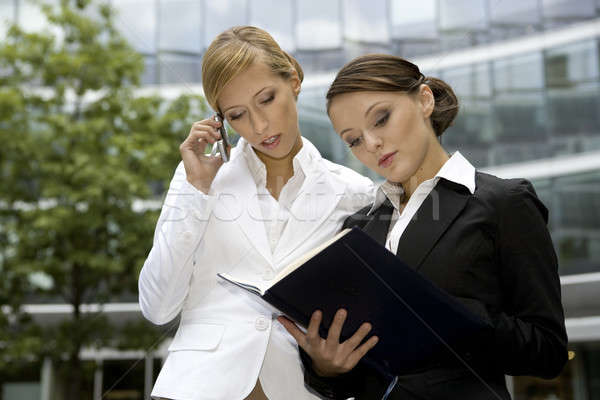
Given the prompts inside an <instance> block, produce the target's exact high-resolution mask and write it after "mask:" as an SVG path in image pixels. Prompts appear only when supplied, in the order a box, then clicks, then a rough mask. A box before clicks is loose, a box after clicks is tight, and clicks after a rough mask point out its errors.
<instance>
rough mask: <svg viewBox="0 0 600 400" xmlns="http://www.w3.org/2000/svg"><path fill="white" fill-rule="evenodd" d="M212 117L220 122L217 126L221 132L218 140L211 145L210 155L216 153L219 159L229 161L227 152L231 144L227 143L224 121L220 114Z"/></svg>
mask: <svg viewBox="0 0 600 400" xmlns="http://www.w3.org/2000/svg"><path fill="white" fill-rule="evenodd" d="M213 119H214V120H215V121H219V122H220V123H221V127H220V128H219V133H220V134H221V140H218V141H217V142H215V144H214V145H213V147H212V149H211V152H210V155H211V156H215V155H217V153H219V154H220V155H221V159H222V160H223V162H227V161H229V153H228V152H227V151H228V150H229V149H230V148H231V145H230V144H229V138H228V137H227V130H226V129H225V122H224V121H223V117H222V116H221V115H220V114H216V115H215V116H214V117H213Z"/></svg>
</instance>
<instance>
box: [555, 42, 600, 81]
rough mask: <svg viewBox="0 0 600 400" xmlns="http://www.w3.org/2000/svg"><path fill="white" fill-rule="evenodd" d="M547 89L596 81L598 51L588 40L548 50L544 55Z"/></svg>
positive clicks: (593, 43)
mask: <svg viewBox="0 0 600 400" xmlns="http://www.w3.org/2000/svg"><path fill="white" fill-rule="evenodd" d="M544 64H545V69H546V82H547V85H548V86H549V87H568V86H571V85H574V84H576V83H580V82H590V81H598V75H599V71H600V70H599V67H598V49H597V44H596V41H594V40H588V41H584V42H578V43H575V44H570V45H567V46H562V47H558V48H554V49H550V50H548V51H547V52H546V55H545V60H544Z"/></svg>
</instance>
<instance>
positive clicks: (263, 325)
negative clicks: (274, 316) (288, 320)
mask: <svg viewBox="0 0 600 400" xmlns="http://www.w3.org/2000/svg"><path fill="white" fill-rule="evenodd" d="M254 327H255V328H256V330H257V331H264V330H266V329H267V328H268V327H269V321H268V320H267V319H266V318H265V317H258V318H256V321H255V322H254Z"/></svg>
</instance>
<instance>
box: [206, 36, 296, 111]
mask: <svg viewBox="0 0 600 400" xmlns="http://www.w3.org/2000/svg"><path fill="white" fill-rule="evenodd" d="M257 59H260V60H261V61H263V62H265V63H266V65H268V66H269V67H270V68H271V70H272V71H273V72H274V73H276V74H279V75H280V76H281V77H282V78H284V79H288V78H290V77H291V76H292V73H293V71H296V72H297V73H298V78H299V79H300V82H302V80H303V78H304V73H303V72H302V68H301V67H300V64H298V61H296V59H294V57H292V56H290V55H289V54H288V53H286V52H285V51H284V50H282V49H281V47H279V45H278V44H277V42H276V41H275V40H274V39H273V37H271V35H269V34H268V33H267V32H266V31H264V30H262V29H260V28H256V27H254V26H235V27H233V28H230V29H227V30H226V31H225V32H223V33H221V34H220V35H219V36H217V37H216V38H215V40H213V42H212V43H211V44H210V46H208V49H207V50H206V53H205V54H204V57H203V59H202V86H203V88H204V96H205V97H206V100H207V101H208V104H210V106H211V107H212V109H213V110H215V111H220V110H219V109H218V105H217V99H218V98H219V95H220V94H221V90H222V89H223V87H225V85H226V84H227V83H228V82H229V81H231V80H232V79H233V78H234V77H235V76H236V75H237V74H239V73H240V72H242V71H244V70H245V69H246V68H248V67H249V66H250V65H252V63H253V62H254V61H256V60H257Z"/></svg>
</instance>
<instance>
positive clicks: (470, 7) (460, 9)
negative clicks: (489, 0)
mask: <svg viewBox="0 0 600 400" xmlns="http://www.w3.org/2000/svg"><path fill="white" fill-rule="evenodd" d="M485 3H486V1H485V0H440V3H439V4H440V28H441V29H442V30H459V31H464V30H479V29H485V28H487V26H488V11H487V8H486V6H485Z"/></svg>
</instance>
